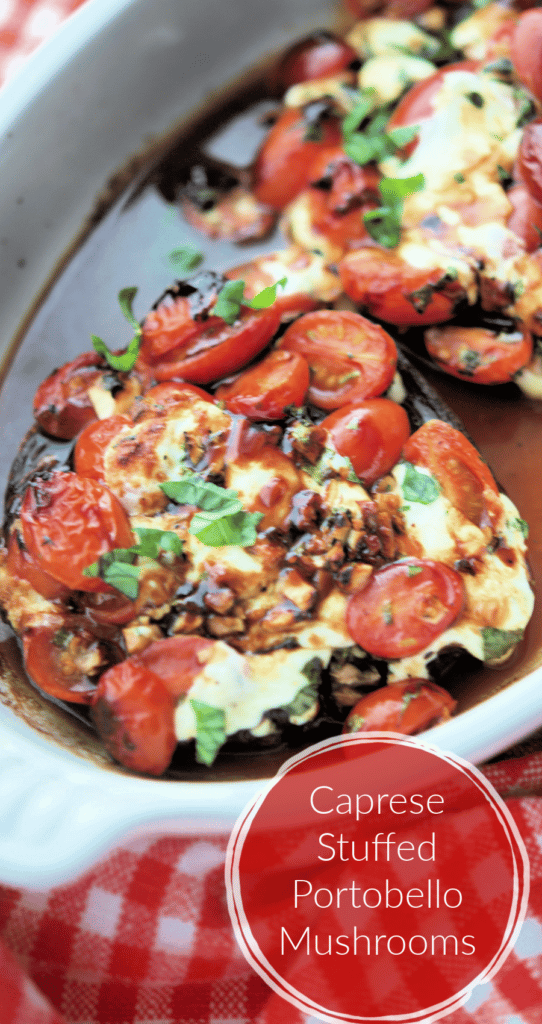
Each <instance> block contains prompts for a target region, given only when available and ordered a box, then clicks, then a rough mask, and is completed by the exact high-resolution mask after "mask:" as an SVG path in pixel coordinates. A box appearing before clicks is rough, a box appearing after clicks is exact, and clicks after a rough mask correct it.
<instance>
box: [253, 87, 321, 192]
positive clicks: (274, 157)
mask: <svg viewBox="0 0 542 1024" xmlns="http://www.w3.org/2000/svg"><path fill="white" fill-rule="evenodd" d="M310 106H311V105H310V104H309V105H308V107H307V108H305V110H309V108H310ZM305 110H303V109H298V108H297V107H287V108H286V110H284V112H283V113H282V114H281V115H280V117H279V118H278V120H277V121H276V122H275V124H274V125H273V127H272V128H271V131H270V132H269V135H268V136H267V138H266V140H265V142H264V143H263V146H262V147H261V149H260V151H259V153H258V155H257V157H256V161H255V164H254V184H253V190H254V193H255V195H256V198H257V199H259V201H260V202H261V203H267V205H268V206H272V207H273V209H275V210H282V209H283V208H284V207H285V206H286V205H287V204H288V203H290V202H291V201H292V199H294V198H295V196H297V195H298V194H299V192H301V191H302V190H303V189H304V188H306V186H307V185H308V184H309V182H310V180H311V171H312V165H313V162H314V160H315V159H316V158H318V157H319V156H320V154H321V152H322V151H323V150H324V149H326V148H328V147H329V146H336V145H338V144H339V143H340V142H341V128H340V121H339V120H338V118H336V117H333V116H331V115H327V116H325V115H323V116H322V117H320V118H319V119H318V121H317V123H316V124H315V125H312V124H311V122H310V120H309V119H308V115H307V114H306V112H305Z"/></svg>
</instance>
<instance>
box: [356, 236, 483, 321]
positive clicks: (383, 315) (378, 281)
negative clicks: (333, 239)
mask: <svg viewBox="0 0 542 1024" xmlns="http://www.w3.org/2000/svg"><path fill="white" fill-rule="evenodd" d="M339 276H340V278H341V281H342V285H343V288H344V290H345V292H346V294H347V295H348V297H349V298H351V299H352V300H353V301H354V302H355V303H356V304H357V305H360V306H362V307H364V308H365V309H366V310H367V311H368V313H369V314H370V315H371V316H374V317H376V319H378V320H383V321H384V322H385V323H389V324H395V325H396V326H398V327H409V326H416V325H420V326H423V325H424V324H438V323H443V322H445V321H446V320H450V318H451V317H452V316H453V314H454V310H455V306H456V304H457V302H458V300H459V299H460V298H462V297H463V291H462V288H461V286H460V285H459V284H458V283H457V281H453V280H451V279H450V280H449V279H448V278H447V275H446V273H445V272H444V271H443V270H442V269H441V268H439V267H435V268H429V269H423V270H420V269H418V268H417V267H411V266H410V265H409V264H408V263H407V262H406V261H405V260H403V259H402V258H401V257H400V256H399V255H398V254H397V253H396V252H394V251H387V250H381V249H377V248H373V247H371V248H367V249H357V250H354V251H353V252H349V253H347V254H346V256H344V257H343V259H342V260H341V262H340V264H339Z"/></svg>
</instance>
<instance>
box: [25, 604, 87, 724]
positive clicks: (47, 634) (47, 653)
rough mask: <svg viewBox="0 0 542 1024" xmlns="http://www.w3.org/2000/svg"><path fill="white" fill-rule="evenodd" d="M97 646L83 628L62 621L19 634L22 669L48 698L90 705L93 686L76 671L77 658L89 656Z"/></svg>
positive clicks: (84, 675) (85, 677)
mask: <svg viewBox="0 0 542 1024" xmlns="http://www.w3.org/2000/svg"><path fill="white" fill-rule="evenodd" d="M97 647H98V641H97V640H96V637H95V636H93V634H92V633H91V632H90V631H89V630H87V629H85V628H84V627H83V626H80V625H73V626H72V625H70V624H67V625H65V624H64V623H63V622H59V623H56V624H55V625H50V626H49V625H48V626H37V627H35V628H32V629H30V630H28V632H27V633H25V634H24V635H23V653H24V663H25V668H26V671H27V672H28V675H29V676H30V678H31V679H32V680H33V681H34V683H36V685H37V686H39V687H40V689H42V690H44V691H45V693H48V694H49V696H50V697H57V698H58V699H59V700H68V701H71V702H72V703H73V704H90V702H91V700H92V697H93V695H94V692H95V690H96V683H93V682H92V681H91V680H90V679H89V677H88V676H87V675H86V674H85V673H84V672H83V671H81V669H80V668H78V666H77V657H78V655H80V654H81V653H82V654H83V655H84V656H86V657H88V656H89V654H90V655H91V656H92V652H93V651H96V649H97Z"/></svg>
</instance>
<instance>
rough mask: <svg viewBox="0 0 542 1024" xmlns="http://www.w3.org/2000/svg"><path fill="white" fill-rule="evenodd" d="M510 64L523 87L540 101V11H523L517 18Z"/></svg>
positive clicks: (541, 97) (541, 32)
mask: <svg viewBox="0 0 542 1024" xmlns="http://www.w3.org/2000/svg"><path fill="white" fill-rule="evenodd" d="M511 57H512V63H513V65H514V67H515V69H516V74H517V76H518V78H519V79H520V81H521V82H523V85H525V86H526V87H527V89H530V91H531V92H532V94H533V96H536V98H537V100H540V101H542V11H541V10H540V9H539V8H535V9H534V10H532V11H525V12H524V13H523V14H522V15H521V16H520V18H519V20H518V23H517V25H516V30H515V32H514V35H513V37H512V45H511Z"/></svg>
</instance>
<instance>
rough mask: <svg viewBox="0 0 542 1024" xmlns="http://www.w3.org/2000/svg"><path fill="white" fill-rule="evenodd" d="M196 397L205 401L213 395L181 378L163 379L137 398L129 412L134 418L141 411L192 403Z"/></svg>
mask: <svg viewBox="0 0 542 1024" xmlns="http://www.w3.org/2000/svg"><path fill="white" fill-rule="evenodd" d="M196 398H201V399H203V400H204V401H205V402H212V401H213V396H212V395H210V394H209V392H208V391H204V390H203V388H198V387H196V385H195V384H185V382H184V381H182V380H171V381H164V382H163V383H162V384H156V385H155V386H154V387H153V388H150V389H149V390H148V391H147V392H146V393H145V394H144V395H143V396H142V397H141V398H138V399H137V400H136V401H135V402H134V404H133V406H132V410H131V412H132V415H133V417H134V419H136V418H139V416H140V415H141V413H142V412H143V411H145V412H147V411H150V412H151V413H153V414H156V413H160V412H164V411H165V410H167V409H172V408H178V407H179V406H182V407H184V406H190V405H193V403H194V399H196Z"/></svg>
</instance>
